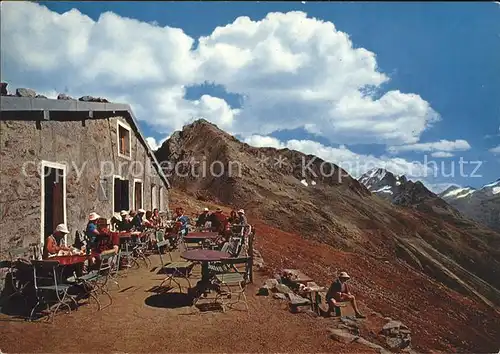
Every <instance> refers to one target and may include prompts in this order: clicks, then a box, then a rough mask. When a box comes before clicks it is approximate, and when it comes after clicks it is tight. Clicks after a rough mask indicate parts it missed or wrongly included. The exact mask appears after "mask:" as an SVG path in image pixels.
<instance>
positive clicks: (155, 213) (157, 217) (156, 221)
mask: <svg viewBox="0 0 500 354" xmlns="http://www.w3.org/2000/svg"><path fill="white" fill-rule="evenodd" d="M151 219H152V220H153V222H154V224H155V226H159V227H161V226H163V225H162V223H161V218H160V212H159V210H158V208H154V209H153V216H152V217H151Z"/></svg>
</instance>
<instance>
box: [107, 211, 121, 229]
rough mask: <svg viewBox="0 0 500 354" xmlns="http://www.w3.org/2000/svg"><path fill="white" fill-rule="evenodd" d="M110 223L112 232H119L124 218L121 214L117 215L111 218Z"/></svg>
mask: <svg viewBox="0 0 500 354" xmlns="http://www.w3.org/2000/svg"><path fill="white" fill-rule="evenodd" d="M109 223H110V225H111V228H112V230H119V228H120V225H121V223H122V217H121V216H120V214H117V213H115V214H113V216H112V217H111V220H110V221H109Z"/></svg>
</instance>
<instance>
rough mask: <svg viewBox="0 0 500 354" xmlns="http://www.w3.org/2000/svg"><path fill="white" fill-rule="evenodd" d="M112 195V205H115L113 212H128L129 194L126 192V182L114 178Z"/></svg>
mask: <svg viewBox="0 0 500 354" xmlns="http://www.w3.org/2000/svg"><path fill="white" fill-rule="evenodd" d="M113 193H114V196H113V198H114V204H115V210H114V211H115V212H116V213H119V212H120V211H122V210H126V211H128V210H129V202H128V198H129V192H128V181H127V180H122V179H120V178H116V177H115V187H114V190H113Z"/></svg>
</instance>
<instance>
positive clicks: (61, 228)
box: [56, 224, 69, 234]
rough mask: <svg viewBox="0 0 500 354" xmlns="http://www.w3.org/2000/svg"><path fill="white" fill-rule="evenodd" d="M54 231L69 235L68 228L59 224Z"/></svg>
mask: <svg viewBox="0 0 500 354" xmlns="http://www.w3.org/2000/svg"><path fill="white" fill-rule="evenodd" d="M56 231H57V232H61V233H63V234H69V230H68V227H67V226H66V224H59V225H57V226H56Z"/></svg>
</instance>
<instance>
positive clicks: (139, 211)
mask: <svg viewBox="0 0 500 354" xmlns="http://www.w3.org/2000/svg"><path fill="white" fill-rule="evenodd" d="M137 212H138V213H139V214H144V213H145V212H146V210H144V209H139V210H137Z"/></svg>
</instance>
